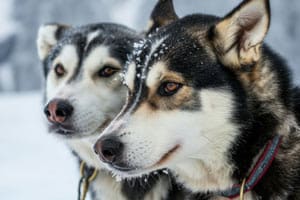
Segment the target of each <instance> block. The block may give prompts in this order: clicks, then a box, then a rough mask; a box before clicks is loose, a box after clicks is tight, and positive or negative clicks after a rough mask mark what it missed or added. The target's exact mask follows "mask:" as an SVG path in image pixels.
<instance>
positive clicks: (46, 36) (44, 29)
mask: <svg viewBox="0 0 300 200" xmlns="http://www.w3.org/2000/svg"><path fill="white" fill-rule="evenodd" d="M68 28H69V26H66V25H61V24H45V25H42V26H40V28H39V31H38V36H37V50H38V55H39V58H40V60H44V59H45V58H46V57H47V56H48V55H49V53H50V51H51V49H52V47H53V46H54V45H56V44H57V41H58V40H59V39H60V37H61V35H62V33H63V31H64V30H66V29H68Z"/></svg>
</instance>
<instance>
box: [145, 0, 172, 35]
mask: <svg viewBox="0 0 300 200" xmlns="http://www.w3.org/2000/svg"><path fill="white" fill-rule="evenodd" d="M177 19H178V16H177V14H176V13H175V9H174V5H173V0H158V2H157V4H156V5H155V7H154V9H153V11H152V13H151V16H150V20H149V23H148V27H147V29H146V34H147V35H148V34H150V33H152V32H154V31H155V30H156V29H157V28H159V27H162V26H166V25H168V24H170V23H171V22H173V21H175V20H177Z"/></svg>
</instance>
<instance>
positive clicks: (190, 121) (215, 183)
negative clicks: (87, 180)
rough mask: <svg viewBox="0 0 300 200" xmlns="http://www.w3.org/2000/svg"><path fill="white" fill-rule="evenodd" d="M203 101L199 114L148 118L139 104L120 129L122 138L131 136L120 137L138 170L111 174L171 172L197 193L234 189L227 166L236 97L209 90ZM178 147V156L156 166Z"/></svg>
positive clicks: (128, 160) (157, 113) (166, 113)
mask: <svg viewBox="0 0 300 200" xmlns="http://www.w3.org/2000/svg"><path fill="white" fill-rule="evenodd" d="M199 96H200V102H201V110H200V111H193V112H190V111H181V110H173V111H155V112H153V113H149V112H147V110H144V109H146V106H143V105H141V106H140V107H139V108H138V109H137V111H136V112H135V113H134V114H133V115H132V116H131V117H130V118H129V119H127V120H126V124H123V126H121V127H124V128H123V129H122V130H119V132H120V133H123V132H126V133H129V134H126V135H124V136H123V137H121V140H122V142H123V143H124V144H126V147H125V149H126V150H125V152H124V160H125V161H126V163H128V164H129V165H130V166H131V167H133V168H137V170H136V171H135V172H131V173H130V174H128V173H121V172H119V171H116V170H114V169H112V171H113V172H115V173H116V174H119V175H121V176H123V177H131V176H139V175H141V174H145V173H148V172H150V171H153V170H156V169H161V168H164V167H168V168H170V169H172V170H174V171H175V173H176V174H177V175H178V178H179V180H180V181H181V182H183V183H185V184H190V183H192V184H193V185H187V186H188V187H189V188H191V189H194V190H196V189H197V190H198V191H199V188H201V189H203V191H206V190H208V189H211V188H215V189H225V188H228V186H231V184H232V183H233V181H232V180H231V179H230V178H229V177H230V174H231V172H232V171H231V170H232V167H231V166H230V165H229V164H226V163H228V161H227V160H226V155H225V154H226V152H227V150H228V149H229V147H230V145H231V143H232V142H233V140H234V138H235V137H236V135H237V129H238V127H236V125H235V124H233V123H232V122H231V112H232V104H233V102H232V95H231V93H230V92H229V91H227V90H226V89H223V90H219V91H218V90H215V89H205V90H202V91H200V92H199ZM121 120H122V119H121ZM176 145H180V148H179V149H178V150H177V151H176V152H175V153H174V155H172V156H171V157H170V158H169V160H167V161H166V162H165V163H163V164H162V165H160V166H157V165H156V164H157V163H158V162H159V160H160V159H161V158H162V157H163V156H164V154H165V153H167V152H168V151H170V150H171V149H172V148H173V147H175V146H176ZM145 158H147V159H145ZM194 179H195V180H196V182H195V181H193V180H194ZM197 180H201V182H197ZM199 186H201V187H199Z"/></svg>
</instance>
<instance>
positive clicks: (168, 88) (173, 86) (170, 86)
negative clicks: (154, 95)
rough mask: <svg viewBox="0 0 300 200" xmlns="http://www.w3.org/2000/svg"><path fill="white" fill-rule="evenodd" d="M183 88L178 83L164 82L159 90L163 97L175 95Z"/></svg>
mask: <svg viewBox="0 0 300 200" xmlns="http://www.w3.org/2000/svg"><path fill="white" fill-rule="evenodd" d="M181 87H182V84H181V83H176V82H164V83H163V84H161V85H160V86H159V88H158V93H159V95H161V96H171V95H174V94H175V93H176V92H178V90H179V89H180V88H181Z"/></svg>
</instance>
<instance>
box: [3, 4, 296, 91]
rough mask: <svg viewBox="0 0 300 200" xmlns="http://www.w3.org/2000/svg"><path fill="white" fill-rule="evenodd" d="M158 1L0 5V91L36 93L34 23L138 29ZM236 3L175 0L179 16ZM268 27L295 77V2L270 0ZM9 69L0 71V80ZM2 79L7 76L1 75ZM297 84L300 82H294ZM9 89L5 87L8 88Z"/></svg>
mask: <svg viewBox="0 0 300 200" xmlns="http://www.w3.org/2000/svg"><path fill="white" fill-rule="evenodd" d="M156 1H157V0H89V1H74V0H64V1H61V0H51V1H49V0H39V1H37V0H25V1H20V0H5V1H0V27H1V29H0V46H1V48H0V68H7V67H10V68H11V69H12V70H11V72H12V73H10V75H9V76H11V77H10V78H8V79H6V81H10V80H14V81H13V82H12V83H9V84H6V83H3V81H4V80H2V81H0V92H1V91H23V90H34V89H40V88H41V86H42V79H41V64H40V62H39V60H38V57H37V52H36V45H35V44H36V43H35V40H36V34H37V29H38V27H39V25H41V24H43V23H47V22H60V23H64V24H70V25H74V26H78V25H83V24H87V23H96V22H115V23H121V24H124V25H127V26H129V27H131V28H134V29H136V30H138V31H141V30H143V28H145V27H146V25H147V22H148V18H149V15H150V12H151V9H153V6H154V4H155V3H156ZM239 2H241V0H211V1H204V0H174V5H175V8H176V11H177V13H178V15H179V16H185V15H188V14H192V13H207V14H215V15H218V16H224V15H225V14H226V13H228V12H229V11H231V10H232V9H233V8H234V7H235V6H236V5H238V3H239ZM271 7H272V23H271V29H270V32H269V34H268V37H267V42H268V43H269V44H270V45H271V46H272V47H273V48H274V49H276V51H277V52H279V53H280V54H282V55H283V56H284V58H286V60H287V61H288V63H289V64H290V66H291V67H292V68H293V70H294V74H295V77H296V78H297V77H298V76H299V75H300V68H299V66H300V56H299V51H300V45H299V44H300V37H299V35H300V1H299V0H289V1H283V0H271ZM7 71H8V70H5V71H0V77H3V76H4V75H1V74H3V73H7ZM5 76H6V75H5ZM297 82H298V83H300V79H299V78H298V79H297ZM8 86H9V87H8Z"/></svg>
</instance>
